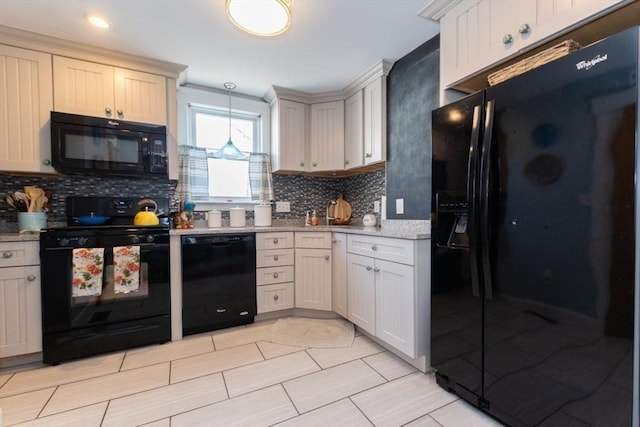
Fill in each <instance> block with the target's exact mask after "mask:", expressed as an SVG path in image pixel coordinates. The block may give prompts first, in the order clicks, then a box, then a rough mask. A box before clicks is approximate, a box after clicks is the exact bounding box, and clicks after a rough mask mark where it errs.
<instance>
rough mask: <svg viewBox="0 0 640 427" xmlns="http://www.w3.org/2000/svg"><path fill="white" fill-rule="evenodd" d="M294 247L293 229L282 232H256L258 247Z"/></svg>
mask: <svg viewBox="0 0 640 427" xmlns="http://www.w3.org/2000/svg"><path fill="white" fill-rule="evenodd" d="M292 247H293V231H284V232H281V233H256V249H257V250H261V249H277V248H292Z"/></svg>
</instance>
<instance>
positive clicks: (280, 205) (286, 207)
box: [276, 202, 291, 212]
mask: <svg viewBox="0 0 640 427" xmlns="http://www.w3.org/2000/svg"><path fill="white" fill-rule="evenodd" d="M276 212H291V205H290V204H289V202H276Z"/></svg>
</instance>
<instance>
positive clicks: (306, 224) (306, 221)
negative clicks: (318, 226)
mask: <svg viewBox="0 0 640 427" xmlns="http://www.w3.org/2000/svg"><path fill="white" fill-rule="evenodd" d="M304 225H305V226H306V227H308V226H310V225H311V217H310V216H309V211H307V216H306V217H304Z"/></svg>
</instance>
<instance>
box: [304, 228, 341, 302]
mask: <svg viewBox="0 0 640 427" xmlns="http://www.w3.org/2000/svg"><path fill="white" fill-rule="evenodd" d="M295 242H296V248H295V254H296V255H295V257H296V264H295V265H296V272H295V277H296V280H295V295H296V308H309V309H313V310H325V311H331V308H332V305H333V300H332V296H331V295H332V292H331V233H329V232H313V231H309V232H306V231H305V232H299V233H295Z"/></svg>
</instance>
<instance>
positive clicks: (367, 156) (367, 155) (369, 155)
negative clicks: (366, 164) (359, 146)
mask: <svg viewBox="0 0 640 427" xmlns="http://www.w3.org/2000/svg"><path fill="white" fill-rule="evenodd" d="M364 156H365V157H366V158H369V157H371V156H373V154H371V153H367V154H365V155H364Z"/></svg>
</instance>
